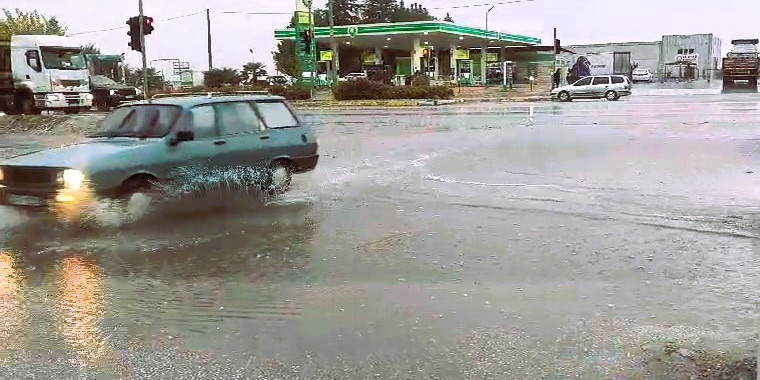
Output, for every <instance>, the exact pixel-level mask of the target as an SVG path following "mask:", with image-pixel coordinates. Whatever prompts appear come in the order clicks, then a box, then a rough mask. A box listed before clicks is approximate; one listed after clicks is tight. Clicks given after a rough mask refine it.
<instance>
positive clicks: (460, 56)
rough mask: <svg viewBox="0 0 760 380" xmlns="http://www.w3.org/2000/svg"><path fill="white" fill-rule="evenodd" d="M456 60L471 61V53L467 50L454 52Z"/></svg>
mask: <svg viewBox="0 0 760 380" xmlns="http://www.w3.org/2000/svg"><path fill="white" fill-rule="evenodd" d="M454 59H470V51H469V50H467V49H458V50H454Z"/></svg>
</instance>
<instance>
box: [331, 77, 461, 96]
mask: <svg viewBox="0 0 760 380" xmlns="http://www.w3.org/2000/svg"><path fill="white" fill-rule="evenodd" d="M333 95H334V96H335V99H336V100H366V99H448V98H451V97H453V96H454V90H453V89H451V88H450V87H444V86H430V85H419V86H389V85H386V84H383V83H380V82H373V81H369V80H366V79H360V80H355V81H348V82H341V83H339V84H338V85H337V86H336V87H335V89H334V90H333Z"/></svg>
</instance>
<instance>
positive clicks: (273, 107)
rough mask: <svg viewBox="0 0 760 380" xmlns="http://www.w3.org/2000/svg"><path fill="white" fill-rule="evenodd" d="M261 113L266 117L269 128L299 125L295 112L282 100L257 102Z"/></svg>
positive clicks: (265, 121)
mask: <svg viewBox="0 0 760 380" xmlns="http://www.w3.org/2000/svg"><path fill="white" fill-rule="evenodd" d="M256 107H257V108H258V109H259V114H261V117H262V118H263V119H264V123H266V125H267V127H268V128H289V127H297V126H298V119H296V117H295V115H293V112H290V109H289V108H288V106H286V105H285V103H282V102H261V103H256Z"/></svg>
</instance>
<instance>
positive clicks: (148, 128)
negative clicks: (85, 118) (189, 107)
mask: <svg viewBox="0 0 760 380" xmlns="http://www.w3.org/2000/svg"><path fill="white" fill-rule="evenodd" d="M179 114H180V108H179V107H177V106H171V105H147V104H145V105H135V106H127V107H119V108H117V109H116V110H115V111H113V113H111V114H110V115H108V116H107V117H106V118H105V119H104V120H103V123H102V124H101V125H100V129H99V130H98V132H96V133H95V134H93V135H91V136H90V137H140V138H159V137H164V136H166V134H167V133H169V130H170V129H171V126H172V125H173V124H174V122H175V121H176V120H177V117H178V116H179Z"/></svg>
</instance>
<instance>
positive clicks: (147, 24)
mask: <svg viewBox="0 0 760 380" xmlns="http://www.w3.org/2000/svg"><path fill="white" fill-rule="evenodd" d="M151 32H153V17H150V16H143V33H145V35H146V36H147V35H148V34H150V33H151Z"/></svg>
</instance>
